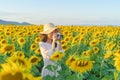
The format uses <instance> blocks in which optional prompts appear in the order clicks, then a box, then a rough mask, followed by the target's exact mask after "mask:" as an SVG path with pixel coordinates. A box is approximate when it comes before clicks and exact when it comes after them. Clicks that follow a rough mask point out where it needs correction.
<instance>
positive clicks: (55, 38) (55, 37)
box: [52, 33, 57, 41]
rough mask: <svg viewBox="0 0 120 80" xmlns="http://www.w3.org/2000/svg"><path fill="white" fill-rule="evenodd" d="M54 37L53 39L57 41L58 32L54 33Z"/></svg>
mask: <svg viewBox="0 0 120 80" xmlns="http://www.w3.org/2000/svg"><path fill="white" fill-rule="evenodd" d="M52 37H53V41H57V35H56V33H54V34H53V36H52Z"/></svg>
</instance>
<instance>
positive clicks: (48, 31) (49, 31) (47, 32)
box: [39, 28, 59, 34]
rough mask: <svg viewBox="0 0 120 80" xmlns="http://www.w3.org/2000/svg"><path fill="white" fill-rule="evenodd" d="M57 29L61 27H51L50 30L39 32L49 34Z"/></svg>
mask: <svg viewBox="0 0 120 80" xmlns="http://www.w3.org/2000/svg"><path fill="white" fill-rule="evenodd" d="M55 29H59V28H53V29H50V30H47V31H43V32H40V33H39V34H49V33H51V32H52V31H54V30H55Z"/></svg>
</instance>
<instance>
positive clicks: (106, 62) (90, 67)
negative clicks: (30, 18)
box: [0, 25, 120, 80]
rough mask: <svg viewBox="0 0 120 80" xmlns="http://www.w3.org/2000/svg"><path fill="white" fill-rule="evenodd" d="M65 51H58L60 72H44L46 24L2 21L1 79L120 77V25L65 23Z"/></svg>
mask: <svg viewBox="0 0 120 80" xmlns="http://www.w3.org/2000/svg"><path fill="white" fill-rule="evenodd" d="M57 27H58V28H60V29H61V33H62V34H63V35H64V38H63V39H62V48H63V49H64V50H65V52H64V54H62V53H61V52H55V53H54V54H53V56H51V59H52V60H53V61H54V62H56V65H55V66H52V65H49V66H48V67H47V68H48V69H49V70H51V71H53V72H54V71H55V70H56V68H57V67H58V66H61V67H62V70H60V71H58V73H59V74H60V75H58V76H57V77H56V76H53V77H50V76H46V77H42V76H41V70H42V67H43V65H44V64H43V59H42V55H41V52H40V49H39V42H40V41H41V37H40V36H38V33H39V32H41V31H43V25H39V26H38V25H28V26H20V25H19V26H18V25H0V80H120V26H63V25H58V26H57Z"/></svg>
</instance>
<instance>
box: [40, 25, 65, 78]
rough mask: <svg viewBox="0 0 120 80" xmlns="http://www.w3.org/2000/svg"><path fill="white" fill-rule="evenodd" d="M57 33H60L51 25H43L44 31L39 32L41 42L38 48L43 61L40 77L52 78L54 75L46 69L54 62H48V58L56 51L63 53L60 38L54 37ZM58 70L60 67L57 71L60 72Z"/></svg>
mask: <svg viewBox="0 0 120 80" xmlns="http://www.w3.org/2000/svg"><path fill="white" fill-rule="evenodd" d="M58 32H59V33H60V29H59V28H57V27H55V25H54V24H52V23H48V24H46V25H44V31H43V32H40V35H42V41H41V42H39V47H40V51H41V54H42V57H43V61H44V66H43V68H42V74H41V76H42V77H45V76H47V75H49V76H54V73H53V72H52V71H50V70H48V69H46V67H47V66H48V65H54V62H52V61H51V60H50V56H51V55H52V53H53V52H55V51H56V50H59V51H62V52H64V50H63V48H62V46H61V39H62V38H61V37H60V36H59V37H57V36H56V33H58ZM60 68H61V67H59V69H58V70H60ZM57 75H58V73H57ZM55 76H56V75H55Z"/></svg>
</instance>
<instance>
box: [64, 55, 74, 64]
mask: <svg viewBox="0 0 120 80" xmlns="http://www.w3.org/2000/svg"><path fill="white" fill-rule="evenodd" d="M75 60H76V58H75V57H74V56H72V55H70V56H69V57H68V59H67V60H66V62H65V63H66V65H68V66H69V65H71V63H72V62H74V61H75Z"/></svg>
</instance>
